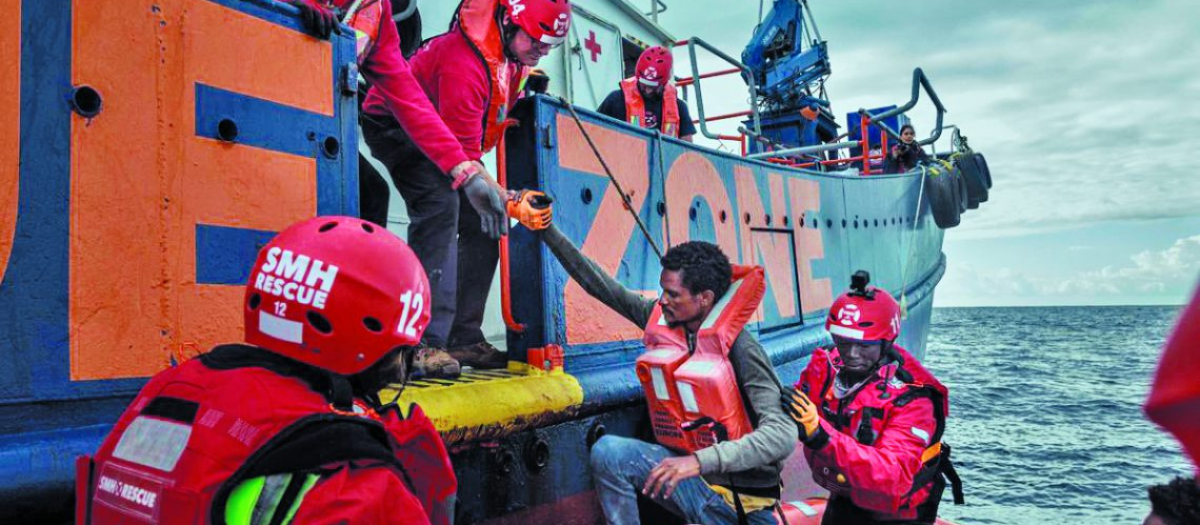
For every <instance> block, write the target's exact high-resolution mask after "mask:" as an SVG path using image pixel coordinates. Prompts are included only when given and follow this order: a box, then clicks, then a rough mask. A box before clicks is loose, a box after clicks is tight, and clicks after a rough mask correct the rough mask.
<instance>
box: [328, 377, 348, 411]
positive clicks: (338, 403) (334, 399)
mask: <svg viewBox="0 0 1200 525" xmlns="http://www.w3.org/2000/svg"><path fill="white" fill-rule="evenodd" d="M328 374H329V396H328V397H329V402H330V404H332V405H333V407H334V408H336V409H338V410H343V411H346V412H349V411H351V410H353V409H354V388H353V386H351V384H350V380H349V379H348V378H346V376H344V375H341V374H335V373H333V372H328Z"/></svg>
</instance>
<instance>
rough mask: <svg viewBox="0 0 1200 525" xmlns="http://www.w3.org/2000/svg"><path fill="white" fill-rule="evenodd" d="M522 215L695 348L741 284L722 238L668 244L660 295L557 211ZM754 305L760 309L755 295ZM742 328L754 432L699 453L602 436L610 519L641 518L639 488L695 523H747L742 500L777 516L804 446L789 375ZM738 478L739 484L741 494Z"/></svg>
mask: <svg viewBox="0 0 1200 525" xmlns="http://www.w3.org/2000/svg"><path fill="white" fill-rule="evenodd" d="M514 218H517V217H516V216H514ZM536 221H540V222H536ZM521 222H522V224H524V225H525V226H526V227H528V228H530V229H531V230H533V231H535V232H538V234H539V235H540V237H541V239H542V241H543V242H544V243H545V244H546V246H547V247H549V248H550V251H551V252H552V253H553V254H554V255H555V257H557V258H558V261H559V262H560V263H562V265H563V267H564V268H566V270H567V273H568V274H570V276H571V278H572V279H574V280H575V281H576V282H578V283H579V284H580V285H581V286H582V287H583V289H584V290H586V291H587V293H588V294H589V295H591V296H592V297H595V298H596V299H598V300H600V301H601V302H603V303H604V304H605V305H607V306H608V307H609V308H612V309H613V310H614V311H616V312H617V313H619V314H621V315H622V316H623V317H625V318H626V319H628V320H629V321H630V322H633V323H635V324H636V325H638V326H640V327H643V329H644V330H650V329H654V330H655V331H656V333H658V334H660V335H661V334H662V331H661V330H670V331H672V332H674V331H676V330H680V331H682V332H684V333H685V334H686V339H687V341H688V342H687V344H688V345H689V346H691V347H692V348H691V350H695V347H696V346H697V345H698V344H700V343H697V333H698V331H699V330H700V328H701V326H702V325H703V324H704V323H705V321H706V319H708V317H709V315H710V314H711V313H712V312H714V310H715V309H716V308H718V307H719V306H720V303H722V302H723V301H722V299H723V298H724V296H726V295H727V294H728V295H731V296H732V295H733V294H734V291H733V290H731V288H732V287H731V284H732V283H731V281H732V276H733V268H732V267H731V265H730V263H729V258H728V257H726V255H725V254H724V253H722V252H721V249H720V248H718V247H717V246H716V245H714V244H711V243H707V242H688V243H684V244H680V245H678V246H675V247H672V248H671V249H670V250H668V251H667V253H666V255H664V256H663V258H662V265H663V270H662V274H661V275H660V277H659V283H660V284H661V286H662V295H661V297H659V298H658V299H657V300H654V299H647V298H645V297H643V296H642V295H641V294H639V293H637V292H634V291H632V290H629V289H628V288H625V287H624V286H622V285H621V284H620V283H618V282H617V281H616V279H613V278H612V277H610V276H609V275H607V274H605V273H604V271H603V270H601V268H600V266H599V265H597V264H596V263H595V261H592V260H591V259H589V258H587V256H585V255H583V254H582V253H581V252H580V251H579V249H578V248H576V247H575V245H574V244H572V243H571V241H570V240H569V239H567V237H566V236H565V235H563V233H562V232H561V231H559V230H558V228H556V227H554V226H553V225H550V226H547V223H548V216H542V217H538V218H536V219H535V221H530V220H526V219H524V218H522V219H521ZM759 297H760V299H761V295H760V296H759ZM656 311H657V312H661V313H660V314H657V315H656ZM726 311H727V310H726ZM749 311H750V313H752V312H753V311H754V306H753V305H752V306H750V308H749ZM655 317H657V318H659V319H662V320H663V323H662V326H661V327H659V326H658V323H655V326H653V327H651V326H649V324H650V323H651V319H652V318H655ZM734 334H735V335H736V337H734V336H732V335H731V337H730V339H731V341H732V343H731V344H730V345H729V346H728V347H727V348H724V349H723V350H725V351H727V354H726V355H727V358H726V359H727V362H728V363H729V364H731V365H732V369H733V376H734V378H735V379H736V383H737V385H736V386H737V388H736V391H735V392H733V396H734V398H736V399H735V400H733V401H734V402H736V403H737V406H739V407H740V408H741V409H743V410H744V412H745V414H746V415H747V416H748V417H747V419H748V421H749V425H748V426H750V427H751V429H750V431H749V433H746V434H745V435H742V436H740V437H739V438H738V439H732V440H730V441H726V442H721V443H716V444H714V445H711V446H708V447H706V448H702V449H699V450H696V451H695V452H694V453H690V454H689V453H680V452H678V451H674V450H671V449H668V448H666V447H663V446H661V445H657V444H653V443H647V442H645V441H641V440H638V439H633V438H628V437H621V436H615V435H611V434H609V435H605V436H603V437H601V438H600V439H599V440H598V441H596V443H595V444H594V445H593V446H592V450H591V459H590V464H591V467H592V479H593V481H594V482H595V485H596V491H597V494H598V496H599V499H600V504H601V506H602V508H603V511H604V516H605V519H606V520H607V522H608V523H609V524H610V525H629V524H637V523H639V522H640V518H639V515H638V499H637V495H638V493H639V492H641V493H642V494H644V495H647V496H649V497H651V498H653V500H654V501H655V502H656V503H657V504H658V505H660V506H662V507H663V508H664V509H666V510H667V511H669V512H671V513H673V514H675V515H678V516H680V517H683V518H685V519H687V520H688V523H706V524H727V525H734V524H737V523H739V516H738V513H739V511H738V510H737V506H738V505H739V504H740V506H741V507H742V511H743V512H744V514H745V516H746V519H747V520H748V522H749V523H751V524H756V525H766V524H774V523H775V518H774V514H773V509H774V507H775V505H776V504H777V502H778V499H779V496H780V472H781V470H782V464H783V460H784V459H785V458H787V456H788V455H789V454H790V453H791V452H792V450H793V449H794V448H795V440H794V438H793V436H794V435H795V428H794V426H793V424H792V422H791V421H790V420H789V419H788V417H787V416H786V415H785V414H784V412H783V408H782V407H781V406H780V404H779V396H780V395H781V394H780V392H781V390H780V386H779V379H778V377H777V376H776V375H775V370H774V369H773V368H772V367H771V362H770V360H769V359H768V358H767V355H766V353H764V352H763V349H762V346H760V345H759V343H758V341H756V340H755V339H754V336H752V335H750V333H749V332H747V331H745V330H744V329H740V327H738V329H737V331H736V332H734ZM697 396H703V393H697ZM731 487H732V488H733V490H737V491H738V492H737V495H736V496H735V493H734V492H733V490H731Z"/></svg>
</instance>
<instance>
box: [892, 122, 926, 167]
mask: <svg viewBox="0 0 1200 525" xmlns="http://www.w3.org/2000/svg"><path fill="white" fill-rule="evenodd" d="M916 136H917V132H916V130H914V129H913V127H912V124H905V125H903V126H901V127H900V143H899V144H895V145H893V146H892V149H891V150H890V151H888V154H887V157H884V159H883V172H884V173H904V172H906V171H908V170H911V169H913V168H915V167H917V165H918V164H920V163H922V162H926V161H928V160H929V155H926V154H925V150H924V149H923V148H921V145H920V144H917V142H916V140H915V139H916Z"/></svg>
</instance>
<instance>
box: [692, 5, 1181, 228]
mask: <svg viewBox="0 0 1200 525" xmlns="http://www.w3.org/2000/svg"><path fill="white" fill-rule="evenodd" d="M697 3H698V4H699V3H700V2H697ZM724 4H725V3H723V4H722V5H724ZM745 4H753V3H745ZM714 6H715V2H714ZM756 8H757V6H755V5H749V6H742V5H739V6H738V7H736V8H734V9H733V10H732V11H728V10H721V9H716V8H715V7H714V9H711V10H709V9H703V8H697V9H695V10H694V11H688V12H683V11H682V10H681V11H678V12H676V13H674V15H673V16H676V17H681V18H679V19H676V20H672V21H671V22H670V23H671V24H672V25H671V26H672V27H688V28H689V29H692V30H695V31H696V32H698V33H699V34H700V35H701V36H704V37H706V38H707V39H709V40H710V41H715V42H717V43H718V45H720V46H722V47H723V48H724V49H726V50H727V51H734V52H733V53H731V54H734V55H735V56H736V55H737V54H738V53H737V51H738V50H739V49H740V46H742V45H744V44H745V41H746V40H747V39H748V37H749V30H748V29H747V30H745V31H729V30H728V28H729V27H734V26H736V27H739V28H741V27H746V28H749V27H753V24H754V22H755V19H756V16H757V9H756ZM813 10H814V14H815V15H816V18H817V23H818V24H819V26H820V28H821V32H822V36H823V37H824V38H825V39H827V40H828V41H829V46H830V54H831V59H832V63H833V71H834V73H833V76H832V77H831V79H830V81H829V83H828V88H829V92H830V98H831V99H832V101H833V104H834V109H835V112H836V113H838V114H841V115H843V116H844V114H845V113H847V112H852V111H854V110H856V109H857V108H859V107H879V106H883V105H886V104H888V103H901V102H904V101H905V100H906V99H907V97H908V96H909V93H910V91H909V90H910V85H909V82H910V78H911V73H912V69H913V68H914V67H916V66H920V67H922V68H923V69H924V70H925V72H926V74H928V75H929V76H930V78H931V79H932V81H933V84H934V86H935V88H936V89H937V90H938V94H939V96H940V97H941V99H942V100H943V102H945V104H946V106H947V108H948V109H949V111H950V112H949V113H948V114H947V119H948V121H949V122H951V123H956V124H959V125H961V126H962V128H963V132H964V134H966V135H967V136H968V137H970V142H971V145H972V146H974V147H975V148H976V149H977V150H979V151H982V152H984V153H985V154H986V156H987V158H988V163H989V165H990V167H991V170H992V173H993V179H994V180H995V187H994V188H993V189H992V192H991V199H990V200H989V202H987V203H986V204H984V205H983V207H982V208H981V209H980V210H978V211H974V212H972V213H970V214H968V215H967V216H966V217H964V219H963V224H962V226H961V227H960V228H958V229H956V230H955V231H954V232H953V233H952V235H954V236H956V238H963V239H966V238H980V237H996V236H1011V235H1022V234H1026V233H1030V232H1038V231H1049V230H1055V229H1063V228H1069V227H1073V226H1078V225H1082V224H1090V223H1097V222H1105V221H1125V220H1148V219H1159V218H1177V217H1188V216H1195V215H1197V213H1200V212H1198V209H1197V208H1198V207H1197V205H1196V203H1197V197H1198V196H1200V177H1196V176H1194V165H1195V164H1196V162H1197V161H1198V159H1197V152H1195V151H1194V148H1192V147H1191V142H1192V139H1191V137H1195V136H1197V135H1200V104H1194V103H1191V101H1194V100H1197V99H1198V98H1200V39H1196V38H1195V36H1194V35H1195V29H1194V22H1193V21H1194V20H1198V19H1200V2H1195V1H1194V0H1152V1H1142V2H1127V1H1116V0H1103V1H1095V2H1037V1H1033V0H1020V1H1013V2H971V3H962V2H957V1H953V0H929V1H923V2H920V3H908V2H891V1H887V0H877V1H867V2H839V3H820V4H817V5H814V6H813ZM693 12H695V13H699V14H694V15H693V14H691V13H693ZM715 12H721V13H722V15H721V21H720V22H719V23H718V22H716V21H713V22H712V23H699V24H696V23H692V24H688V23H686V22H687V20H686V19H685V18H683V17H688V16H695V17H697V18H702V19H706V18H710V15H708V14H705V13H715ZM735 19H736V20H737V21H736V23H735V22H734V20H735ZM743 19H746V20H745V21H743ZM706 31H707V32H708V33H710V34H706ZM676 55H677V57H678V58H680V60H679V62H678V64H679V66H677V67H678V68H680V69H679V71H687V69H686V68H687V65H686V62H687V60H686V53H684V52H678V53H676ZM701 63H702V67H701V70H705V71H708V70H715V69H719V68H723V67H727V66H724V65H722V64H721V63H719V61H717V60H716V59H711V58H709V59H701ZM705 94H706V95H707V97H706V98H708V104H707V106H708V108H707V109H708V111H709V112H710V113H712V114H716V113H724V112H727V111H733V110H735V109H741V108H740V107H735V106H739V105H740V102H741V101H742V100H744V98H745V87H744V85H742V84H741V82H740V80H738V79H736V78H727V79H721V80H714V81H712V82H711V83H706V84H705ZM693 104H694V103H693ZM933 116H934V115H933V110H932V108H931V105H930V104H929V103H928V101H925V100H923V101H922V102H921V103H920V104H918V106H917V107H916V108H915V109H914V110H913V118H914V121H915V122H916V124H917V126H918V128H924V129H923V130H921V129H919V132H922V133H923V132H928V131H929V126H930V125H931V124H932V122H933ZM843 118H844V117H843ZM730 125H732V123H730ZM721 129H723V130H724V131H732V129H724V128H721ZM944 147H945V145H944V144H943V145H942V148H943V149H944Z"/></svg>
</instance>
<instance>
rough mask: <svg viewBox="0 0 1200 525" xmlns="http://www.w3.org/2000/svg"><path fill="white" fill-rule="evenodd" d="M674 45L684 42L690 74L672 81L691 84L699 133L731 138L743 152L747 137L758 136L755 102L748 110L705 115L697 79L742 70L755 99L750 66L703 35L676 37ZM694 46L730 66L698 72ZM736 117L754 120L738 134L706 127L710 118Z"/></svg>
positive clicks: (700, 88)
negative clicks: (751, 124) (720, 131)
mask: <svg viewBox="0 0 1200 525" xmlns="http://www.w3.org/2000/svg"><path fill="white" fill-rule="evenodd" d="M675 45H676V46H687V48H688V57H689V58H690V59H691V62H692V63H691V67H692V76H690V77H686V78H681V79H679V80H677V81H676V82H675V85H676V86H677V87H688V86H691V87H693V88H695V90H696V114H697V116H699V118H698V119H696V120H694V123H696V124H699V125H700V133H701V134H702V135H704V136H705V137H708V138H710V139H712V140H718V141H732V142H737V143H739V144H741V147H742V155H743V156H744V155H745V154H746V150H747V148H746V140H747V138H751V139H754V138H757V137H761V136H762V125H761V122H760V119H759V115H758V104H757V103H751V104H750V109H748V110H744V111H736V112H733V113H725V114H721V115H714V116H712V117H709V116H708V114H707V111H706V109H705V107H704V90H703V88H702V87H701V82H700V81H701V80H703V79H706V78H715V77H720V76H725V75H732V74H734V73H742V78H743V79H744V80H745V81H746V85H747V87H748V88H749V91H750V100H751V101H757V100H758V87H757V86H755V83H754V75H753V74H752V73H751V72H750V68H748V67H746V65H745V64H743V63H742V62H741V61H740V60H738V59H736V58H733V57H731V56H729V55H728V54H726V53H725V52H724V51H721V50H720V49H717V48H716V47H715V46H713V45H712V44H709V43H708V42H705V41H704V39H702V38H700V37H692V38H689V39H687V40H680V41H679V42H676V43H675ZM697 47H700V48H703V49H704V50H705V51H708V52H709V53H712V54H713V55H715V56H716V57H717V58H720V59H721V60H724V61H725V62H728V63H729V64H730V65H732V66H733V67H732V68H728V69H722V70H719V71H712V72H708V73H700V64H699V63H698V62H697V61H696V48H697ZM739 117H751V120H752V121H753V122H754V129H753V130H745V129H742V130H740V131H741V132H740V133H739V134H738V135H729V134H720V133H716V132H714V131H712V130H710V129H709V128H708V123H709V122H714V121H718V120H726V119H731V118H739Z"/></svg>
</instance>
